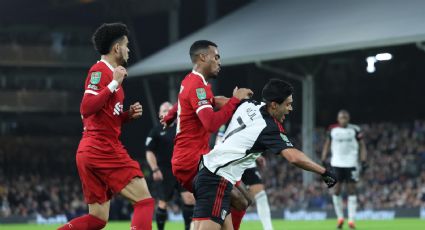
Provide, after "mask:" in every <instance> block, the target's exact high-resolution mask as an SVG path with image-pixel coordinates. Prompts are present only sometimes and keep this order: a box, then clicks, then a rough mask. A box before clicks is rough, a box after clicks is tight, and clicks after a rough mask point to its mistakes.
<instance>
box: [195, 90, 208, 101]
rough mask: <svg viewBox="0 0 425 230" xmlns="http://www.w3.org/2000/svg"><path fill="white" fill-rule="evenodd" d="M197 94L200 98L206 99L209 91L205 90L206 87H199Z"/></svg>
mask: <svg viewBox="0 0 425 230" xmlns="http://www.w3.org/2000/svg"><path fill="white" fill-rule="evenodd" d="M196 96H198V99H199V100H205V99H206V98H207V92H205V89H204V88H197V89H196Z"/></svg>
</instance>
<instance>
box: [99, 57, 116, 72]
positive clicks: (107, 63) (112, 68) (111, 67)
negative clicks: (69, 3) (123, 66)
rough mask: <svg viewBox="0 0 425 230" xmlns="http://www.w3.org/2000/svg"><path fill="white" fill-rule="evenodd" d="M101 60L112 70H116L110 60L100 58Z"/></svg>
mask: <svg viewBox="0 0 425 230" xmlns="http://www.w3.org/2000/svg"><path fill="white" fill-rule="evenodd" d="M100 61H101V62H103V63H105V65H106V66H108V68H109V69H110V70H111V71H112V72H114V67H113V66H112V65H111V64H109V62H108V61H106V60H105V59H100Z"/></svg>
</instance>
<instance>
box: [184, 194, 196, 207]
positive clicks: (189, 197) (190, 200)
mask: <svg viewBox="0 0 425 230" xmlns="http://www.w3.org/2000/svg"><path fill="white" fill-rule="evenodd" d="M181 197H182V200H183V203H184V204H185V205H195V197H194V196H193V193H191V192H182V193H181Z"/></svg>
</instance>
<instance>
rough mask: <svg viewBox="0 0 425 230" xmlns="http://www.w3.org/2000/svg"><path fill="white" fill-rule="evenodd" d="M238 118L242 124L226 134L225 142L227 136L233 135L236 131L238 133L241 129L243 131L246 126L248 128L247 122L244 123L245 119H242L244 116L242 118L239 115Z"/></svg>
mask: <svg viewBox="0 0 425 230" xmlns="http://www.w3.org/2000/svg"><path fill="white" fill-rule="evenodd" d="M236 120H237V121H238V123H239V125H240V126H239V127H237V128H236V129H234V130H232V131H231V132H230V133H229V134H227V136H226V137H224V139H223V142H224V141H225V140H226V139H227V138H229V137H231V136H232V135H233V134H235V133H237V132H240V131H242V130H243V129H245V128H246V124H245V123H243V120H242V118H241V117H238V118H237V119H236Z"/></svg>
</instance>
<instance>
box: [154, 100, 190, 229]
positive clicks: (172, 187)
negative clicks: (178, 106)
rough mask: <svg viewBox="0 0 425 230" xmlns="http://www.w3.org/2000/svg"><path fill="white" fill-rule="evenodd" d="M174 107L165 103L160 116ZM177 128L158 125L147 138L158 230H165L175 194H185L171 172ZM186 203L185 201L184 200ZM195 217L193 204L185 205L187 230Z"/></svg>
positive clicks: (161, 107)
mask: <svg viewBox="0 0 425 230" xmlns="http://www.w3.org/2000/svg"><path fill="white" fill-rule="evenodd" d="M171 107H172V105H171V104H170V103H169V102H164V103H162V104H161V106H160V108H159V116H160V117H161V115H166V114H167V113H168V110H170V109H171ZM175 136H176V126H175V125H174V124H173V125H171V126H169V127H167V128H165V129H164V128H163V127H162V126H161V125H157V126H155V127H153V128H152V129H151V131H150V132H149V135H148V137H147V138H146V159H147V161H148V164H149V166H150V168H151V170H152V174H153V180H154V181H155V183H156V185H157V187H156V188H157V199H158V208H157V210H156V214H155V217H156V224H157V227H158V230H163V229H164V226H165V221H166V220H167V203H168V202H169V201H170V200H171V199H172V198H173V195H174V193H175V192H179V193H181V192H183V191H184V190H183V188H182V187H181V186H180V184H179V183H178V182H177V180H176V178H175V177H174V176H173V173H172V171H171V157H172V154H173V146H174V137H175ZM183 203H185V199H183ZM192 215H193V204H184V206H183V218H184V222H185V229H190V223H191V221H192Z"/></svg>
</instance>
